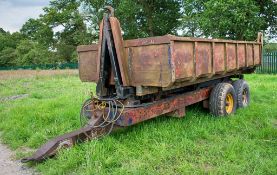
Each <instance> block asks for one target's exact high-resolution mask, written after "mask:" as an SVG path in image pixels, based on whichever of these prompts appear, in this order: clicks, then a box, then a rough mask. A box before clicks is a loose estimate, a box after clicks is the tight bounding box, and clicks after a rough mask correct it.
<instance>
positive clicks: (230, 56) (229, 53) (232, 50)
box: [226, 43, 236, 72]
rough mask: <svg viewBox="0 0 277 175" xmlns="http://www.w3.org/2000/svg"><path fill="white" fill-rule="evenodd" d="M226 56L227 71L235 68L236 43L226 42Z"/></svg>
mask: <svg viewBox="0 0 277 175" xmlns="http://www.w3.org/2000/svg"><path fill="white" fill-rule="evenodd" d="M226 57H227V58H226V65H227V72H230V71H232V70H234V69H236V44H229V43H228V44H227V48H226Z"/></svg>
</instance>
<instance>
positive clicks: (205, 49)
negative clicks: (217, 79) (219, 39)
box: [195, 42, 212, 77]
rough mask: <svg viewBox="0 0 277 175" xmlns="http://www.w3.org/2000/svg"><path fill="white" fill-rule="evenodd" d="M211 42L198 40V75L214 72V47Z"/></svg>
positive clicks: (196, 56)
mask: <svg viewBox="0 0 277 175" xmlns="http://www.w3.org/2000/svg"><path fill="white" fill-rule="evenodd" d="M211 46H212V45H211V43H209V42H197V44H196V45H195V64H196V67H195V69H196V70H195V71H196V77H203V76H207V75H209V74H210V73H212V49H211Z"/></svg>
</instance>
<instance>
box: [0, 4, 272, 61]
mask: <svg viewBox="0 0 277 175" xmlns="http://www.w3.org/2000/svg"><path fill="white" fill-rule="evenodd" d="M106 5H111V6H113V7H114V8H115V15H116V17H117V18H118V19H119V20H120V22H121V27H122V30H123V37H124V39H133V38H143V37H149V36H160V35H165V34H173V35H179V36H190V37H210V38H224V39H235V40H255V39H256V37H257V33H258V32H259V31H262V32H264V33H265V34H266V36H268V37H267V40H268V39H270V38H276V37H277V3H275V2H273V0H52V1H50V4H49V6H47V7H45V8H43V11H44V13H43V14H41V15H40V16H39V17H38V18H37V19H29V20H28V21H26V23H25V24H24V25H23V26H22V28H21V29H20V31H19V32H15V33H10V32H8V31H4V30H3V29H2V28H0V66H15V65H33V64H46V63H48V64H49V63H50V64H51V63H64V62H77V54H76V46H78V45H81V44H89V43H93V42H97V40H98V32H99V25H98V24H99V23H100V21H101V19H102V15H103V7H104V6H106ZM271 47H272V46H271ZM275 49H276V48H275Z"/></svg>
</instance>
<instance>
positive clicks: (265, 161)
mask: <svg viewBox="0 0 277 175" xmlns="http://www.w3.org/2000/svg"><path fill="white" fill-rule="evenodd" d="M246 80H247V81H248V82H249V84H250V88H251V93H252V94H251V97H252V101H251V105H250V106H249V107H248V108H246V109H240V110H238V111H237V113H236V114H235V115H233V116H230V117H227V118H214V117H212V116H211V115H210V114H209V113H208V111H206V110H204V109H202V107H201V105H197V104H196V105H193V106H190V107H189V108H188V110H187V115H186V117H185V118H183V119H178V118H171V117H169V116H161V117H159V118H156V119H153V120H150V121H147V122H144V123H141V124H138V125H136V126H132V127H129V128H126V129H124V130H122V131H120V132H117V133H114V134H111V135H109V136H107V137H105V138H103V139H101V140H97V141H92V142H86V143H84V144H80V145H78V146H75V147H74V148H72V149H69V150H64V151H62V152H60V153H59V154H58V156H57V157H55V158H54V159H49V160H47V161H45V162H43V163H41V164H36V165H32V166H34V168H36V169H37V170H38V171H40V172H41V173H42V174H203V173H211V174H277V76H276V75H248V76H246ZM90 90H92V91H94V90H95V86H94V85H93V84H89V83H81V82H80V80H79V78H78V76H77V75H56V76H34V77H30V78H21V79H18V78H8V79H5V80H1V83H0V102H1V105H0V121H1V122H0V131H2V138H3V141H4V142H5V143H6V144H8V145H9V146H10V147H11V148H12V149H14V150H16V152H17V153H18V154H17V155H18V158H22V157H23V156H26V155H29V154H30V153H31V152H30V149H31V150H32V149H35V148H38V147H39V146H40V145H41V144H43V143H44V142H45V141H47V140H48V139H50V138H53V137H55V136H57V135H59V134H63V133H65V132H68V131H71V130H73V129H76V128H78V127H79V126H80V124H79V118H78V116H79V110H80V107H81V104H82V102H83V101H84V100H85V99H86V98H87V97H88V93H89V91H90ZM20 94H25V96H22V98H17V99H14V98H11V97H13V96H16V95H20ZM26 94H27V95H26ZM1 99H2V101H1Z"/></svg>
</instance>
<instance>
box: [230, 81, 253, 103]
mask: <svg viewBox="0 0 277 175" xmlns="http://www.w3.org/2000/svg"><path fill="white" fill-rule="evenodd" d="M233 86H234V89H235V91H236V95H237V107H238V108H245V107H247V106H248V105H249V103H250V90H249V85H248V83H247V82H246V81H245V80H236V81H235V82H234V83H233Z"/></svg>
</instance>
